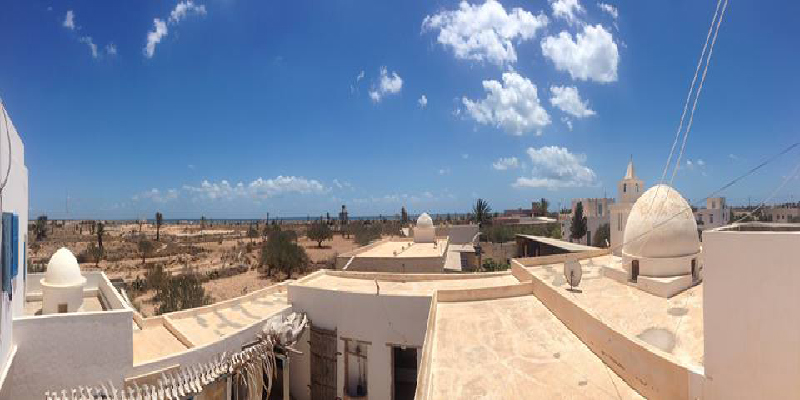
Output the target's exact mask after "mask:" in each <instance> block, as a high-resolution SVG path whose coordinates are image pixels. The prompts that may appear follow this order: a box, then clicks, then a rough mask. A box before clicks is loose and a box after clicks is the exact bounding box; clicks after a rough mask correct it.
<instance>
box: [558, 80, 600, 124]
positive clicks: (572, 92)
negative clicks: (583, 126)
mask: <svg viewBox="0 0 800 400" xmlns="http://www.w3.org/2000/svg"><path fill="white" fill-rule="evenodd" d="M550 94H551V97H550V104H552V105H553V106H555V107H558V108H559V109H561V111H564V112H565V113H567V114H570V115H572V116H573V117H576V118H583V117H589V116H592V115H595V114H596V113H595V112H594V110H592V109H590V108H589V105H588V104H587V102H586V101H584V100H582V99H581V96H580V95H579V94H578V88H576V87H575V86H550ZM570 130H572V128H571V127H570Z"/></svg>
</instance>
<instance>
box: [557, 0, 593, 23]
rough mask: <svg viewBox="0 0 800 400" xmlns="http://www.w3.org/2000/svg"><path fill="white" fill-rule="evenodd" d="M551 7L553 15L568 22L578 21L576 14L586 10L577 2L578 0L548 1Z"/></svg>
mask: <svg viewBox="0 0 800 400" xmlns="http://www.w3.org/2000/svg"><path fill="white" fill-rule="evenodd" d="M550 6H551V7H553V16H554V17H556V18H561V19H563V20H565V21H567V22H569V23H570V24H573V23H575V22H578V17H577V14H580V13H583V12H585V11H586V10H585V9H584V8H583V6H581V4H580V3H578V0H553V1H551V3H550Z"/></svg>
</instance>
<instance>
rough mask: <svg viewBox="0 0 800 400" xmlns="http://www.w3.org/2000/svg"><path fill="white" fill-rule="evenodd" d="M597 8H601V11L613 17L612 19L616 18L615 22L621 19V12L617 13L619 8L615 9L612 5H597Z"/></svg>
mask: <svg viewBox="0 0 800 400" xmlns="http://www.w3.org/2000/svg"><path fill="white" fill-rule="evenodd" d="M597 6H598V7H600V9H601V10H603V11H605V12H607V13H608V15H610V16H611V18H614V20H616V19H617V18H619V12H618V11H617V7H614V6H612V5H611V4H607V3H597Z"/></svg>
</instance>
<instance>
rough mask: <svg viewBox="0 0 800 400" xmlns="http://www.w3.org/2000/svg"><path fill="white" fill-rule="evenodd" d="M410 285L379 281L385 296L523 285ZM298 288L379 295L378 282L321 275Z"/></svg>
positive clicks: (474, 281)
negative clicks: (377, 292)
mask: <svg viewBox="0 0 800 400" xmlns="http://www.w3.org/2000/svg"><path fill="white" fill-rule="evenodd" d="M411 279H419V277H418V276H417V277H414V278H411V277H409V280H408V281H405V282H403V281H399V280H398V281H395V280H392V281H389V280H382V279H377V281H378V285H379V286H380V292H381V294H392V295H409V296H431V295H432V294H433V292H434V291H435V290H440V289H474V288H483V287H493V286H506V285H516V284H519V281H518V280H517V278H514V276H513V275H511V274H502V275H492V276H489V277H481V278H463V279H435V278H431V279H430V280H416V281H413V280H411ZM291 285H295V286H306V287H315V288H320V289H328V290H341V291H346V292H354V293H375V292H376V290H377V288H376V287H375V280H374V279H359V278H350V277H343V276H336V275H328V274H319V275H317V276H316V277H314V278H312V279H308V280H306V281H302V282H296V283H292V284H291Z"/></svg>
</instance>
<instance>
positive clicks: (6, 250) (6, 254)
mask: <svg viewBox="0 0 800 400" xmlns="http://www.w3.org/2000/svg"><path fill="white" fill-rule="evenodd" d="M12 224H13V222H12V218H11V214H10V213H3V254H2V262H3V291H4V292H6V293H8V294H9V295H10V294H11V225H12Z"/></svg>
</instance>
